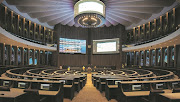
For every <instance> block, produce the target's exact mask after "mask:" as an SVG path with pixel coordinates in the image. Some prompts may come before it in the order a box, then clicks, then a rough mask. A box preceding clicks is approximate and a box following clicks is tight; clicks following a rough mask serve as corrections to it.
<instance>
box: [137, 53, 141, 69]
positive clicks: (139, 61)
mask: <svg viewBox="0 0 180 102" xmlns="http://www.w3.org/2000/svg"><path fill="white" fill-rule="evenodd" d="M138 57H139V60H138V63H139V66H141V51H139V56H138Z"/></svg>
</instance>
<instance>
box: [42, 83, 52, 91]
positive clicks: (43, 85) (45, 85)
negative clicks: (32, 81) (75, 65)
mask: <svg viewBox="0 0 180 102" xmlns="http://www.w3.org/2000/svg"><path fill="white" fill-rule="evenodd" d="M49 88H50V84H41V90H49Z"/></svg>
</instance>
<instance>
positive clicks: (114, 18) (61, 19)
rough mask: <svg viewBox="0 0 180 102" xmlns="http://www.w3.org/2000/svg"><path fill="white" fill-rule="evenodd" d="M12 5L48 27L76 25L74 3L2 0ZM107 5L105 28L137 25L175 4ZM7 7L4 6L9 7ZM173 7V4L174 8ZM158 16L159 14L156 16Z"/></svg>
mask: <svg viewBox="0 0 180 102" xmlns="http://www.w3.org/2000/svg"><path fill="white" fill-rule="evenodd" d="M5 1H6V2H7V3H8V5H13V6H15V7H16V8H17V9H18V10H19V11H20V12H21V13H27V14H28V15H29V16H30V17H31V18H35V19H36V18H37V19H38V20H39V21H40V22H41V23H47V24H48V25H50V26H54V25H56V24H59V23H61V24H62V25H69V26H76V27H78V25H76V24H75V23H74V4H75V3H74V1H75V0H5ZM76 1H77V0H76ZM102 1H103V2H104V3H105V5H106V23H105V26H107V27H109V26H111V25H117V24H123V25H125V26H126V27H130V26H132V25H133V26H135V25H136V24H140V22H141V21H144V20H149V18H152V17H155V16H153V15H156V14H158V13H160V12H162V11H163V10H164V11H166V12H167V10H168V9H167V10H165V9H164V8H166V7H170V6H172V5H174V3H176V4H178V3H177V2H176V0H102ZM8 5H6V6H8ZM174 6H175V5H174ZM158 16H160V15H158Z"/></svg>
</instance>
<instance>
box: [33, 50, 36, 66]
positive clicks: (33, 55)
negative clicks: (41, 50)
mask: <svg viewBox="0 0 180 102" xmlns="http://www.w3.org/2000/svg"><path fill="white" fill-rule="evenodd" d="M35 51H36V50H35V49H33V50H32V53H33V54H32V61H33V65H35Z"/></svg>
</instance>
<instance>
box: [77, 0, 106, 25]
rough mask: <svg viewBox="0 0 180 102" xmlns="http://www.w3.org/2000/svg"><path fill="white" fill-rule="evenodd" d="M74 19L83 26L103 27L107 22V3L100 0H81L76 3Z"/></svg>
mask: <svg viewBox="0 0 180 102" xmlns="http://www.w3.org/2000/svg"><path fill="white" fill-rule="evenodd" d="M74 21H75V23H76V24H78V25H79V26H81V27H83V28H93V27H94V28H96V27H101V26H102V25H103V24H104V23H105V5H104V3H103V2H102V1H99V0H80V1H78V2H77V3H76V4H75V5H74Z"/></svg>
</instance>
